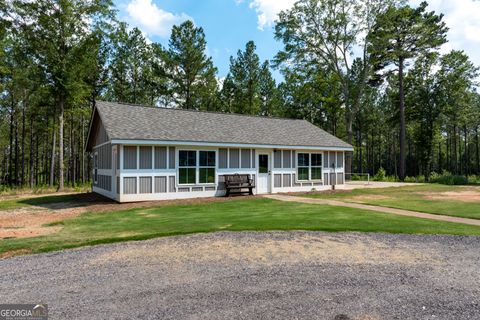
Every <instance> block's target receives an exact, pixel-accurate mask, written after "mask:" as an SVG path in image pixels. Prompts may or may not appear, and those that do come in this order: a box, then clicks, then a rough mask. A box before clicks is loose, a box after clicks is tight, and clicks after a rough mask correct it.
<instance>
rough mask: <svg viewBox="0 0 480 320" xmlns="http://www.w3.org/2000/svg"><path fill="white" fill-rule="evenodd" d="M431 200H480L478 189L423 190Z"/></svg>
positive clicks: (423, 193)
mask: <svg viewBox="0 0 480 320" xmlns="http://www.w3.org/2000/svg"><path fill="white" fill-rule="evenodd" d="M420 194H421V195H423V196H424V198H425V199H429V200H454V201H462V202H480V192H478V191H447V192H421V193H420Z"/></svg>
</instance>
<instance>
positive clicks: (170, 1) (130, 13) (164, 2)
mask: <svg viewBox="0 0 480 320" xmlns="http://www.w3.org/2000/svg"><path fill="white" fill-rule="evenodd" d="M294 1H295V0H115V4H116V6H117V9H118V11H119V12H118V15H119V17H120V19H122V20H124V21H126V22H128V23H129V24H130V25H131V26H136V27H138V28H140V29H141V30H142V31H143V32H144V34H145V35H146V36H147V37H148V38H149V39H150V40H151V41H155V42H160V43H162V44H163V45H167V44H168V38H169V36H170V30H171V28H172V26H173V25H174V24H178V23H181V22H182V21H184V20H186V19H191V20H193V21H194V23H195V24H196V25H197V26H201V27H203V28H204V30H205V35H206V39H207V47H208V54H209V55H211V56H212V58H213V60H214V63H215V65H216V67H217V68H218V71H219V72H218V77H219V78H222V77H224V76H225V75H226V74H227V73H228V68H229V58H230V56H231V55H236V52H237V50H238V49H244V47H245V43H246V42H247V41H249V40H253V41H255V43H256V45H257V53H258V54H259V56H260V58H261V59H262V60H265V59H269V60H270V59H272V58H273V57H274V56H275V54H276V53H277V52H278V50H279V49H280V48H281V43H278V42H276V41H275V39H274V37H273V23H274V20H275V18H276V16H277V14H278V12H280V11H281V10H285V9H288V8H290V7H291V6H292V5H293V3H294ZM420 2H421V0H410V3H411V4H412V5H417V4H418V3H420ZM429 3H430V6H429V9H430V10H435V11H436V12H442V13H443V14H444V15H445V17H444V20H445V21H446V23H447V26H448V27H449V28H450V31H449V33H448V39H449V43H448V44H446V45H444V46H443V48H442V49H441V51H442V53H446V52H448V51H450V50H451V49H459V50H465V51H466V52H467V54H468V55H469V56H470V58H471V59H472V61H474V63H475V64H476V65H478V66H480V50H479V49H480V1H475V0H455V1H453V0H430V1H429ZM275 76H276V78H277V79H281V77H280V76H279V74H278V72H276V74H275Z"/></svg>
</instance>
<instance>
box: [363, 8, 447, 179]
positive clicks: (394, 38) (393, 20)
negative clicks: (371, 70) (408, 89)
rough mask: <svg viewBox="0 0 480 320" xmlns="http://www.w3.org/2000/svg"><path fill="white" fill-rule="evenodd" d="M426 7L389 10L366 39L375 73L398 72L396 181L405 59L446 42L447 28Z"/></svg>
mask: <svg viewBox="0 0 480 320" xmlns="http://www.w3.org/2000/svg"><path fill="white" fill-rule="evenodd" d="M427 5H428V4H427V3H426V2H422V3H421V4H420V5H419V6H418V7H417V8H412V7H410V6H408V5H406V6H401V7H395V6H390V7H389V8H388V9H387V11H386V12H385V13H382V14H380V15H379V16H378V17H377V20H376V23H375V26H374V28H373V30H372V32H371V33H370V34H369V36H368V40H369V52H370V53H371V55H372V56H373V60H374V61H375V64H376V66H375V67H376V71H383V70H385V69H387V68H388V67H390V66H391V65H394V66H395V67H396V68H397V71H398V85H399V90H398V91H399V117H400V159H399V178H400V179H401V180H403V179H405V174H406V167H405V164H406V158H405V153H406V150H405V143H406V123H405V91H404V69H405V65H406V63H407V62H408V60H409V59H413V58H416V57H418V56H419V55H420V54H425V53H427V52H429V51H431V50H434V49H437V48H438V47H439V46H440V45H442V44H443V43H445V42H446V32H447V30H448V29H447V27H446V25H445V22H443V21H442V17H443V16H442V15H437V14H435V13H434V12H427V11H426V8H427Z"/></svg>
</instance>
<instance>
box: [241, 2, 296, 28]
mask: <svg viewBox="0 0 480 320" xmlns="http://www.w3.org/2000/svg"><path fill="white" fill-rule="evenodd" d="M236 1H237V3H239V2H242V0H236ZM295 1H296V0H252V1H251V2H250V4H249V6H250V8H251V9H254V10H255V12H256V13H257V16H258V20H257V24H258V28H259V29H260V30H263V29H264V28H265V27H269V26H272V25H273V22H274V21H275V20H276V19H277V16H278V14H279V13H280V11H282V10H286V9H290V8H291V7H292V6H293V4H294V3H295Z"/></svg>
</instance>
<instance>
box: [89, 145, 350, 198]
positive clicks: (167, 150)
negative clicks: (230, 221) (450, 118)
mask: <svg viewBox="0 0 480 320" xmlns="http://www.w3.org/2000/svg"><path fill="white" fill-rule="evenodd" d="M110 148H111V158H110V159H111V163H110V169H104V170H107V171H108V172H104V171H102V172H101V173H102V174H103V175H105V176H108V175H110V177H111V179H110V180H109V181H110V188H107V187H106V186H104V185H103V184H102V185H101V186H103V187H102V188H101V186H100V185H96V186H95V185H94V191H95V192H98V193H101V194H103V195H105V196H107V197H110V198H112V199H115V200H117V201H119V202H132V201H147V200H166V199H187V198H199V197H213V196H223V195H224V194H225V186H224V183H223V181H224V180H223V175H226V174H235V173H238V174H248V175H250V176H251V177H252V178H253V179H254V181H255V186H256V187H257V178H258V174H259V173H258V154H260V153H262V154H268V155H269V160H270V163H269V165H270V175H269V176H268V179H270V180H269V185H270V189H269V192H271V193H278V192H300V191H303V192H305V191H311V190H312V189H315V190H325V189H330V188H331V186H330V184H331V183H333V182H334V180H335V179H336V181H337V184H339V186H338V187H339V188H341V184H343V167H344V152H343V151H338V152H336V151H321V150H318V151H312V150H308V151H307V150H276V149H253V148H250V149H247V148H218V147H199V146H161V145H150V146H148V145H142V146H136V145H135V146H130V145H128V146H127V145H113V146H110ZM180 150H192V151H200V150H208V151H215V155H216V159H215V160H216V161H215V164H216V166H215V182H214V183H209V184H185V185H184V184H180V183H179V181H178V171H179V163H178V158H179V151H180ZM302 152H308V153H322V157H323V158H322V160H323V168H322V178H323V179H322V180H319V181H298V179H297V176H298V173H297V154H298V153H302ZM197 155H198V153H197ZM330 160H332V161H333V164H334V165H335V169H333V168H332V163H330ZM197 171H198V170H197ZM99 173H100V170H99ZM107 173H108V174H107ZM102 179H106V178H102ZM102 181H103V180H102ZM108 189H110V190H108ZM254 193H257V188H255V189H254Z"/></svg>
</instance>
